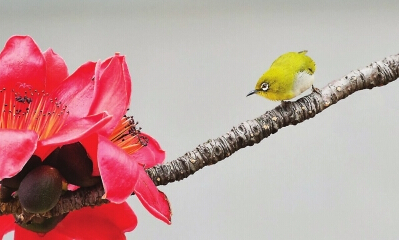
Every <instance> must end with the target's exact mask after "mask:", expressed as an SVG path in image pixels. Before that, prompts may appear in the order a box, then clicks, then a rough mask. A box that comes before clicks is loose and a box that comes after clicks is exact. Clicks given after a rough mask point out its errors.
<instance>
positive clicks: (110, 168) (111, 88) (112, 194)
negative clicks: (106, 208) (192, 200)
mask: <svg viewBox="0 0 399 240" xmlns="http://www.w3.org/2000/svg"><path fill="white" fill-rule="evenodd" d="M95 78H96V81H95V86H94V92H95V93H101V94H96V96H97V97H95V100H94V101H93V102H94V103H95V105H92V107H91V108H90V111H89V114H97V113H98V112H100V111H104V110H105V111H107V112H108V113H109V114H110V115H112V120H111V121H110V122H109V123H107V124H106V125H105V126H103V127H102V128H101V130H100V131H97V132H96V133H94V134H92V135H91V136H89V137H87V138H85V139H82V140H81V141H80V142H81V143H82V144H83V146H84V147H85V148H86V150H87V152H88V155H89V156H90V158H91V159H92V161H93V163H94V164H93V168H94V169H93V175H94V176H96V175H100V176H101V179H102V182H103V186H104V190H105V195H104V198H107V199H108V200H110V201H111V202H115V203H118V202H123V201H125V200H126V199H127V198H128V197H129V196H130V195H131V194H132V193H135V194H136V195H137V196H138V198H139V200H140V201H141V202H142V204H143V205H144V207H146V209H147V210H148V211H149V212H150V213H152V214H153V215H154V216H155V217H157V218H159V219H161V220H162V221H164V222H166V223H168V224H170V218H171V211H170V207H169V202H168V200H167V198H166V196H165V194H164V193H162V192H161V191H159V190H158V189H157V188H156V186H155V184H154V183H153V182H152V181H151V179H150V178H149V177H148V175H147V174H146V173H145V169H146V168H150V167H153V166H155V165H156V164H159V163H162V162H163V160H164V158H165V152H164V151H163V150H162V149H161V148H160V146H159V144H158V142H157V141H156V140H155V139H153V138H152V137H150V136H149V135H147V134H144V133H141V132H140V131H139V130H137V129H136V123H135V122H134V120H133V118H132V117H127V116H125V114H126V110H127V108H128V106H129V102H130V89H131V79H130V75H129V71H128V68H127V65H126V62H125V57H124V56H119V55H116V56H114V57H113V58H111V59H108V60H106V61H104V62H103V63H101V64H97V67H96V73H95ZM110 82H112V84H111V83H110ZM127 93H128V94H127ZM115 119H117V121H115Z"/></svg>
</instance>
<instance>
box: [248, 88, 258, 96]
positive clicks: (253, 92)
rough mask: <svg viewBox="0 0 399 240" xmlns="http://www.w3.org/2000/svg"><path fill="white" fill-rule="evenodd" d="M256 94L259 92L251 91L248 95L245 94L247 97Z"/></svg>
mask: <svg viewBox="0 0 399 240" xmlns="http://www.w3.org/2000/svg"><path fill="white" fill-rule="evenodd" d="M257 92H259V90H256V89H255V90H252V91H250V92H249V93H248V94H247V97H248V96H251V95H252V94H255V93H257Z"/></svg>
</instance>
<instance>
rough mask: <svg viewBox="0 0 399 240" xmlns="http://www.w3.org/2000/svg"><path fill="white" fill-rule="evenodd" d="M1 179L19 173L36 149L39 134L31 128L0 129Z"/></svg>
mask: <svg viewBox="0 0 399 240" xmlns="http://www.w3.org/2000/svg"><path fill="white" fill-rule="evenodd" d="M0 139H1V141H0V158H1V159H0V179H3V178H10V177H13V176H14V175H15V174H17V173H18V172H19V171H21V169H22V168H23V166H25V164H26V162H27V161H28V160H29V158H30V157H31V156H32V154H33V152H34V151H35V150H36V146H37V140H38V136H37V134H36V132H34V131H30V130H25V131H22V130H9V129H0Z"/></svg>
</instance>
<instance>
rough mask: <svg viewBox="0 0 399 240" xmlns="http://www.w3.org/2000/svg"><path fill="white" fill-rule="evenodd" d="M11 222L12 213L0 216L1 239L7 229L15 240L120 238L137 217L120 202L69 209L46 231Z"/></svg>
mask: <svg viewBox="0 0 399 240" xmlns="http://www.w3.org/2000/svg"><path fill="white" fill-rule="evenodd" d="M121 216H123V217H121ZM14 222H15V220H14V217H13V216H12V215H6V216H0V239H2V237H3V236H4V235H5V234H6V233H8V232H11V231H15V232H14V239H15V240H25V239H30V240H34V239H38V240H46V239H51V240H53V239H57V240H72V239H82V240H86V239H87V240H89V239H97V240H108V239H115V240H123V239H126V236H125V234H124V233H125V232H130V231H133V229H134V228H135V227H136V226H137V217H136V215H135V214H134V212H133V210H132V209H131V208H130V207H129V205H128V204H127V203H126V202H123V203H121V204H114V203H110V204H104V205H101V206H99V207H95V208H82V209H80V210H78V211H73V212H70V213H69V214H68V215H67V216H66V217H65V218H64V219H63V220H62V221H61V222H60V223H59V224H58V225H57V226H56V227H55V228H54V229H53V230H51V231H49V232H47V233H45V234H38V233H36V232H32V231H30V230H27V229H25V228H22V227H20V226H18V225H17V224H15V223H14Z"/></svg>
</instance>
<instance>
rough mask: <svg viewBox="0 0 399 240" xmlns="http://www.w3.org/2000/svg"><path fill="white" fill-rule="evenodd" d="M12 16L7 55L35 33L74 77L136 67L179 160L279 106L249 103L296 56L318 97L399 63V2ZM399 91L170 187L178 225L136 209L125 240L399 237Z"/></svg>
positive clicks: (157, 6)
mask: <svg viewBox="0 0 399 240" xmlns="http://www.w3.org/2000/svg"><path fill="white" fill-rule="evenodd" d="M0 4H1V6H0V33H1V34H0V44H1V45H3V44H4V43H5V41H6V40H7V39H8V38H9V37H10V36H11V35H13V34H29V35H31V36H32V37H33V38H34V39H35V40H36V41H37V43H38V44H39V46H40V47H41V48H42V50H45V49H47V48H48V47H52V48H53V49H54V50H55V51H56V52H57V53H59V54H60V55H61V56H63V57H64V59H65V61H66V62H67V64H68V66H69V69H70V72H73V71H74V70H75V69H76V68H77V67H78V66H79V65H81V64H82V63H84V62H86V61H88V60H97V59H105V58H107V57H109V56H111V55H113V54H114V52H121V54H124V55H126V56H127V62H128V66H129V68H130V72H131V75H132V79H133V81H134V83H133V88H134V89H133V96H132V106H131V111H130V113H131V114H133V115H134V116H135V118H136V119H137V120H139V122H140V126H141V127H142V128H143V129H144V131H145V132H148V133H149V134H151V135H153V136H154V137H155V138H157V139H158V140H159V142H160V144H161V145H162V146H163V148H164V149H165V150H166V151H167V160H172V159H175V158H177V157H178V156H180V155H182V154H184V153H185V152H186V151H188V150H191V149H193V148H195V147H196V146H197V145H198V144H199V143H202V142H204V141H206V140H208V139H209V138H214V137H217V136H219V135H221V134H223V133H225V132H226V131H228V130H230V129H231V127H232V126H235V125H238V124H239V123H241V122H242V121H245V120H247V119H252V118H254V117H257V116H259V115H260V114H262V113H263V112H264V111H266V110H268V109H271V108H273V107H275V106H276V105H277V104H278V103H277V102H271V101H266V100H264V99H262V98H260V97H258V96H253V97H250V98H246V97H245V95H246V94H247V93H248V92H249V90H251V89H253V87H254V85H255V82H256V81H257V79H258V78H259V76H260V75H261V74H262V73H263V72H264V71H265V70H266V69H267V67H268V66H269V65H270V64H271V62H272V61H273V60H274V59H275V58H276V57H278V56H279V55H280V54H282V53H284V52H288V51H300V50H304V49H307V50H309V55H310V56H311V57H312V58H313V59H314V60H315V61H316V63H317V71H316V77H317V80H316V82H315V85H316V86H317V87H323V86H325V85H326V84H327V83H328V82H330V81H332V80H334V79H336V78H339V77H341V76H343V75H345V74H347V73H348V72H349V71H351V70H353V69H357V68H361V67H364V66H365V65H367V64H369V63H371V62H372V61H375V60H380V59H382V58H384V57H386V56H388V55H391V54H396V53H398V52H399V30H398V27H399V26H398V24H399V2H398V1H397V0H392V1H354V2H352V3H347V1H346V0H342V1H327V0H325V1H311V0H308V1H297V0H291V1H289V0H287V1H274V2H273V1H261V0H259V1H222V0H220V1H216V0H205V1H204V0H202V1H184V0H180V1H179V0H169V1H145V0H141V1H131V2H129V1H124V2H116V1H115V2H114V1H112V2H111V1H108V2H101V1H64V2H53V1H39V0H37V1H25V2H16V1H4V0H3V1H0ZM398 87H399V82H394V83H392V84H389V85H388V86H386V87H383V88H378V89H374V90H372V91H368V90H367V91H363V92H359V93H356V94H355V95H352V96H351V97H349V98H348V99H346V100H344V101H342V102H340V103H339V104H337V105H335V106H333V107H331V108H330V109H328V110H327V111H325V112H323V113H321V114H320V115H317V117H316V118H314V119H311V120H310V121H306V122H304V123H302V124H300V125H298V126H295V127H288V128H285V129H282V130H281V131H279V132H278V134H276V135H273V136H271V137H270V138H269V139H266V140H264V141H263V142H261V143H260V144H258V145H256V146H253V147H250V148H246V149H244V150H241V151H239V152H238V153H236V154H234V155H233V156H232V157H230V158H228V159H226V160H224V161H223V162H221V163H219V164H217V165H215V166H212V167H207V168H206V169H203V170H202V171H200V172H198V173H196V174H195V175H194V176H192V177H190V178H188V179H186V180H184V181H182V182H179V183H173V184H170V185H168V186H166V187H160V189H161V190H163V191H164V192H165V193H166V194H167V195H168V197H169V200H170V202H171V204H172V208H173V223H172V225H171V226H168V225H166V224H164V223H163V222H161V221H159V220H157V219H155V218H153V217H152V216H151V215H150V214H149V213H148V212H147V211H146V210H145V209H144V208H143V207H142V206H141V205H140V203H139V202H138V200H137V199H136V198H135V197H132V198H131V199H129V203H130V204H131V205H132V207H133V208H134V210H135V212H136V214H137V216H138V219H139V225H138V227H137V228H136V230H135V231H133V232H131V233H128V234H127V238H128V239H182V240H185V239H398V238H399V185H398V182H399V176H398V175H399V174H398V167H399V161H398V160H399V152H398V132H399V127H398V121H397V119H398V118H399V113H398V110H399V103H398V100H399V97H398V96H397V94H398ZM121 217H123V216H121ZM6 238H8V239H11V235H8V237H6Z"/></svg>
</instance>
